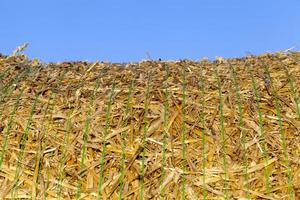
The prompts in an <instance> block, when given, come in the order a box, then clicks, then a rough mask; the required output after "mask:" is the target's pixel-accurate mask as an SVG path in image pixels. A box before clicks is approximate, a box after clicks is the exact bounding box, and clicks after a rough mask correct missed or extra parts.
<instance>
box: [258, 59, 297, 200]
mask: <svg viewBox="0 0 300 200" xmlns="http://www.w3.org/2000/svg"><path fill="white" fill-rule="evenodd" d="M261 63H262V65H263V67H264V70H265V74H266V76H267V77H266V78H267V79H268V80H269V82H270V83H269V84H270V88H271V93H272V97H274V100H275V107H276V115H277V120H278V125H279V133H280V137H281V144H282V148H283V154H284V161H283V162H284V166H285V167H286V168H287V172H286V174H287V179H288V180H287V182H288V192H289V196H290V199H295V194H294V189H293V180H292V179H293V176H292V169H291V166H290V160H289V155H288V151H287V146H286V139H285V133H284V130H283V125H282V117H281V110H280V105H279V97H278V94H277V92H276V90H275V88H274V85H273V79H272V77H271V75H270V72H269V68H268V66H267V65H266V64H265V63H264V62H263V61H261Z"/></svg>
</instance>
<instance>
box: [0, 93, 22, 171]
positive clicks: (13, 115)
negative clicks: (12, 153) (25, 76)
mask: <svg viewBox="0 0 300 200" xmlns="http://www.w3.org/2000/svg"><path fill="white" fill-rule="evenodd" d="M23 92H24V88H23V89H22V90H21V91H20V93H19V94H18V96H17V99H16V101H15V104H14V108H13V110H12V112H11V114H10V118H9V121H8V125H7V128H6V129H5V130H4V137H5V138H4V142H3V145H2V150H1V155H0V170H1V168H2V163H3V160H4V157H5V154H6V151H7V143H8V136H9V133H10V131H11V128H12V124H13V121H14V117H15V114H16V111H17V109H18V107H19V104H20V100H21V97H22V96H23Z"/></svg>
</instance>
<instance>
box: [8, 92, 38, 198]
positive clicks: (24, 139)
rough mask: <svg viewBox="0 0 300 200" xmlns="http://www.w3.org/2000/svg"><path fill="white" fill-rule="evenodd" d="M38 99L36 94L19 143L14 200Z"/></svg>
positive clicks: (13, 192)
mask: <svg viewBox="0 0 300 200" xmlns="http://www.w3.org/2000/svg"><path fill="white" fill-rule="evenodd" d="M38 97H39V95H38V94H36V95H35V99H34V102H33V104H32V107H31V112H30V116H29V118H28V120H27V124H26V128H25V131H24V133H23V134H22V136H21V140H20V142H19V148H20V151H19V153H18V160H17V166H16V172H15V177H14V186H13V190H12V198H13V199H15V195H16V192H17V187H18V180H19V178H20V172H21V169H20V168H21V165H22V162H23V159H24V153H25V152H24V151H25V147H26V143H27V139H28V134H29V130H30V128H31V123H32V118H33V115H34V113H35V109H36V104H37V101H38Z"/></svg>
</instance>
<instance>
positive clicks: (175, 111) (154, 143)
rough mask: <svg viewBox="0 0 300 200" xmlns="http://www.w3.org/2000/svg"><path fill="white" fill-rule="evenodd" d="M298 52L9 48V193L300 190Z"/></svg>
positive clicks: (2, 131)
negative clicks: (36, 52)
mask: <svg viewBox="0 0 300 200" xmlns="http://www.w3.org/2000/svg"><path fill="white" fill-rule="evenodd" d="M299 59H300V53H298V52H290V53H283V52H279V53H276V54H264V55H260V56H249V57H245V58H239V59H222V58H218V59H217V60H215V61H213V62H210V61H208V60H202V61H199V62H194V61H189V60H183V61H168V62H165V61H141V62H138V63H127V64H116V63H115V64H112V63H104V62H96V63H87V62H63V63H49V64H41V63H38V62H37V61H36V60H34V61H31V60H28V59H27V58H26V56H16V55H13V56H0V92H1V93H0V113H1V117H0V141H1V144H2V145H1V154H0V199H4V198H15V199H76V198H77V199H179V198H181V199H192V200H194V199H250V198H251V199H299V198H300V196H299V193H300V181H299V180H300V178H299V177H300V157H299V153H300V136H299V133H300V109H299V106H300V105H299V94H300V93H299V85H300V60H299Z"/></svg>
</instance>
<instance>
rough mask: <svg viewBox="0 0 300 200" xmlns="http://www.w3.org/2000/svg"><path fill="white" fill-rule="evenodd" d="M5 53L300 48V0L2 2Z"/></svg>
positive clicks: (104, 54) (50, 55)
mask: <svg viewBox="0 0 300 200" xmlns="http://www.w3.org/2000/svg"><path fill="white" fill-rule="evenodd" d="M0 19H1V22H0V52H1V53H5V54H10V53H11V52H12V50H13V49H14V48H15V47H16V46H18V45H20V44H22V43H24V42H29V46H28V48H27V50H26V51H25V53H26V54H27V55H28V56H29V57H30V58H36V57H37V58H39V59H41V60H43V61H64V60H89V61H95V60H105V61H112V62H128V61H137V60H141V59H147V58H148V57H149V56H150V57H151V58H152V59H157V58H162V59H165V60H170V59H183V58H188V59H195V60H198V59H200V58H202V57H204V56H206V57H208V58H214V57H215V56H223V57H239V56H244V55H245V54H246V53H247V52H252V53H254V54H259V53H263V52H274V51H278V50H284V49H288V48H290V47H295V50H299V48H300V1H299V0H281V1H280V0H106V1H104V0H85V1H83V0H26V1H25V0H0Z"/></svg>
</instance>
